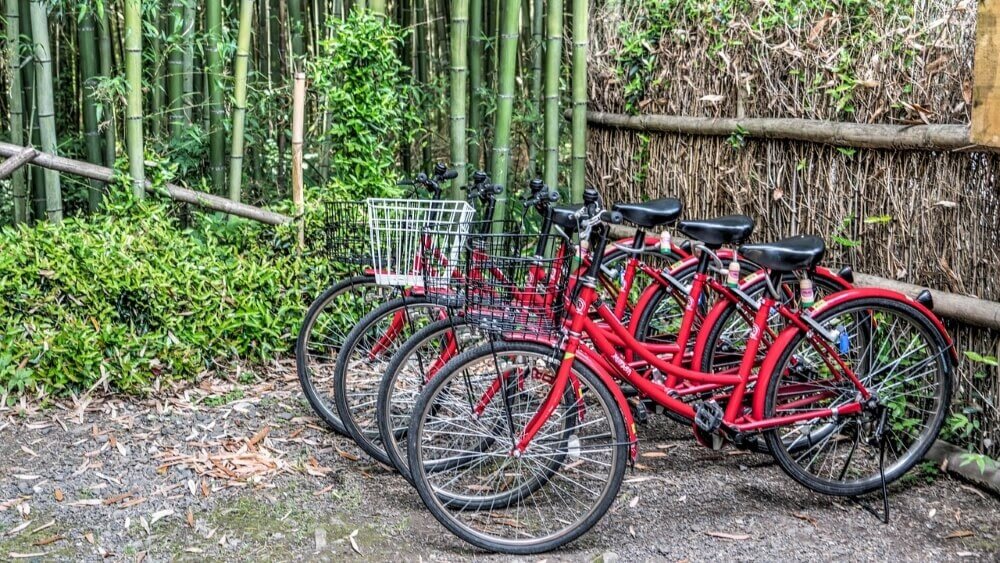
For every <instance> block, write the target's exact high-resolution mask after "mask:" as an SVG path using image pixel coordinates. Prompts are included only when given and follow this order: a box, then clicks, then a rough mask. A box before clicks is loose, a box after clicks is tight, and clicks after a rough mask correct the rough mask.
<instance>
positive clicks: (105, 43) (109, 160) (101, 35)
mask: <svg viewBox="0 0 1000 563" xmlns="http://www.w3.org/2000/svg"><path fill="white" fill-rule="evenodd" d="M108 12H110V10H108V9H104V10H101V11H100V12H99V13H98V15H99V16H100V18H101V21H100V24H101V25H100V26H99V27H98V30H97V36H98V45H99V46H100V51H101V76H102V77H105V78H108V77H110V76H111V74H112V71H111V69H112V68H113V67H114V60H113V54H112V52H111V22H110V21H109V19H108V18H109V15H108ZM104 117H105V119H106V120H107V125H105V126H104V164H105V165H106V166H108V167H112V168H113V167H114V165H115V154H116V152H117V147H116V146H115V144H116V143H117V139H116V137H117V130H116V129H115V127H116V125H115V121H116V120H115V107H114V105H113V104H108V105H107V106H105V107H104Z"/></svg>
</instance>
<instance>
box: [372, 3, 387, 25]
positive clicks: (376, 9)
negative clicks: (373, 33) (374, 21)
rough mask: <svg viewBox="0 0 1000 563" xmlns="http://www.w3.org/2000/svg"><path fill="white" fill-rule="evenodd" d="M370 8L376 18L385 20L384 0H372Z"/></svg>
mask: <svg viewBox="0 0 1000 563" xmlns="http://www.w3.org/2000/svg"><path fill="white" fill-rule="evenodd" d="M371 8H372V13H373V14H375V17H376V18H378V19H380V20H385V0H372V1H371Z"/></svg>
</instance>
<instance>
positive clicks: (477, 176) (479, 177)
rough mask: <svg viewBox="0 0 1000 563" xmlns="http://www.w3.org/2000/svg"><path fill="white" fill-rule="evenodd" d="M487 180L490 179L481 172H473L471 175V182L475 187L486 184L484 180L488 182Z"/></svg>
mask: <svg viewBox="0 0 1000 563" xmlns="http://www.w3.org/2000/svg"><path fill="white" fill-rule="evenodd" d="M489 179H490V177H489V176H487V175H486V172H483V171H482V170H476V171H475V172H473V173H472V181H473V182H474V183H475V184H476V185H479V184H482V183H484V182H486V180H489Z"/></svg>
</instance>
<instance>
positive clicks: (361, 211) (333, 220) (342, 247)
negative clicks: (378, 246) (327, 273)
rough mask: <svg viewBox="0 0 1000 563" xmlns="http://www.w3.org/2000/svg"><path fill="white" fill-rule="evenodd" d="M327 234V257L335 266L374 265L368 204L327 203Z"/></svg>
mask: <svg viewBox="0 0 1000 563" xmlns="http://www.w3.org/2000/svg"><path fill="white" fill-rule="evenodd" d="M323 234H324V236H325V238H326V254H327V257H328V258H329V259H330V260H331V261H332V262H339V263H341V264H355V265H360V266H371V265H372V256H371V244H369V241H368V236H369V232H368V212H367V205H366V204H365V202H363V201H331V202H327V204H326V223H325V224H324V225H323Z"/></svg>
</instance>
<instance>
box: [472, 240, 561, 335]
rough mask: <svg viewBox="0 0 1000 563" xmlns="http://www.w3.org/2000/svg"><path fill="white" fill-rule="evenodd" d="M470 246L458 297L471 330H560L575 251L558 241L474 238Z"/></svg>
mask: <svg viewBox="0 0 1000 563" xmlns="http://www.w3.org/2000/svg"><path fill="white" fill-rule="evenodd" d="M468 246H469V248H468V249H467V253H466V259H465V261H464V264H463V267H464V270H463V276H462V280H461V289H460V290H459V291H458V295H460V296H461V305H462V308H463V309H464V315H465V318H466V319H467V320H468V321H469V322H470V323H471V324H473V325H475V326H478V327H479V328H481V329H483V330H485V331H487V332H489V333H492V334H510V333H527V334H534V335H540V334H554V333H556V332H558V331H559V330H560V329H561V327H562V321H563V314H564V313H565V310H566V303H565V295H566V288H567V286H568V284H569V276H570V268H571V266H572V264H573V252H572V246H570V245H568V244H565V243H563V242H562V241H561V239H558V238H557V237H555V236H554V235H552V236H549V237H548V238H547V240H542V241H540V240H539V236H538V235H527V234H495V233H483V234H480V235H477V236H470V237H469V245H468ZM550 247H551V252H548V253H547V252H546V249H548V248H550Z"/></svg>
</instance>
